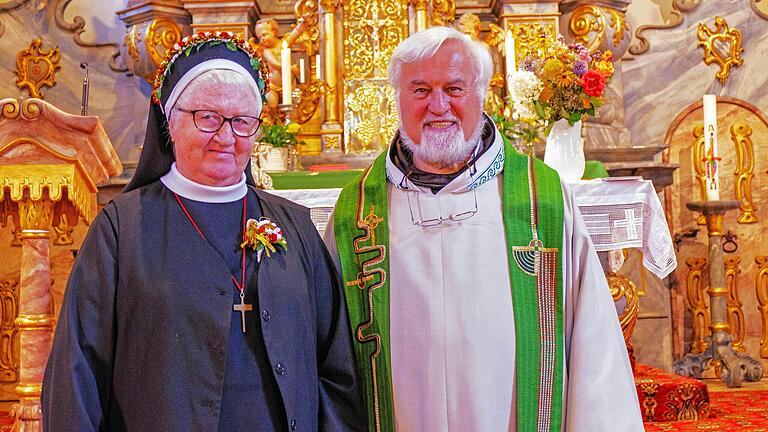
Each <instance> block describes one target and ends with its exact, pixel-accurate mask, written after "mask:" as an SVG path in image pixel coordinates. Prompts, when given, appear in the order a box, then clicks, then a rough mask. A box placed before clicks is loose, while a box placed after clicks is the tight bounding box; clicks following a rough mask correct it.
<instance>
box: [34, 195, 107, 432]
mask: <svg viewBox="0 0 768 432" xmlns="http://www.w3.org/2000/svg"><path fill="white" fill-rule="evenodd" d="M116 215H117V213H116V212H115V209H114V206H113V204H111V203H110V204H108V205H107V206H106V207H105V209H104V211H102V212H100V213H99V214H98V216H96V218H95V220H94V221H93V223H92V225H91V227H90V229H89V230H88V235H87V236H86V238H85V241H84V242H83V245H82V248H81V249H80V251H79V253H78V255H77V260H76V262H75V265H74V267H73V269H72V273H71V274H70V276H69V281H68V283H67V289H66V292H65V294H64V300H63V302H62V306H61V313H60V314H59V321H58V325H57V327H56V333H55V337H54V340H53V348H52V350H51V354H50V357H49V358H48V365H47V367H46V371H45V377H44V379H43V394H42V409H43V430H45V431H46V432H57V431H95V430H100V429H103V428H104V425H105V416H106V410H107V409H108V407H109V406H110V400H109V398H110V395H111V393H112V368H113V361H114V346H115V337H116V334H115V325H114V322H115V321H114V315H115V308H114V305H115V292H116V284H117V280H118V270H117V252H118V249H117V247H118V246H117V235H116V232H117V229H116V222H117V221H116Z"/></svg>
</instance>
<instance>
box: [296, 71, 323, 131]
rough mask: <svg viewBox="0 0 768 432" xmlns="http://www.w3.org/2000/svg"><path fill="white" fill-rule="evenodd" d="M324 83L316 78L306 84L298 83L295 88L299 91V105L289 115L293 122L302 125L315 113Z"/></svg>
mask: <svg viewBox="0 0 768 432" xmlns="http://www.w3.org/2000/svg"><path fill="white" fill-rule="evenodd" d="M324 87H325V83H323V81H320V80H318V79H316V78H310V79H309V80H308V81H307V82H306V83H299V84H298V85H297V86H296V88H297V89H298V90H299V93H300V97H299V103H298V104H297V105H296V106H295V107H294V109H293V112H292V113H291V118H292V119H293V121H295V122H296V123H299V124H304V123H306V122H307V121H309V119H311V118H312V116H313V115H314V114H315V111H317V107H318V105H319V104H320V96H321V95H322V94H323V92H324Z"/></svg>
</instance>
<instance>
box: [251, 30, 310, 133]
mask: <svg viewBox="0 0 768 432" xmlns="http://www.w3.org/2000/svg"><path fill="white" fill-rule="evenodd" d="M306 28H307V24H306V22H305V21H304V19H302V18H299V19H298V23H297V24H296V26H295V27H294V28H293V29H292V30H291V31H290V32H289V33H288V34H285V35H283V37H282V38H281V37H280V36H278V34H277V31H278V26H277V21H275V20H274V19H272V18H267V19H261V20H259V21H256V25H255V26H254V33H255V34H256V37H257V38H258V40H259V42H258V43H256V42H255V40H254V39H253V38H251V40H250V41H249V43H251V44H252V45H255V46H256V48H257V49H258V50H259V52H260V54H261V55H262V57H263V58H264V61H266V62H267V66H268V67H269V90H270V91H269V93H267V105H266V106H265V107H264V115H263V118H264V121H265V122H266V123H271V124H275V123H279V121H280V115H279V114H280V113H279V111H278V104H279V103H280V98H281V96H282V90H283V89H282V85H283V84H282V83H283V81H282V80H283V73H285V71H283V68H282V63H281V60H280V50H281V49H282V47H283V41H285V42H286V43H287V45H288V46H289V47H290V46H292V45H293V43H294V42H295V41H296V39H298V38H299V36H301V34H302V33H304V31H305V30H306ZM288 73H290V74H291V79H293V77H295V76H297V75H298V74H299V70H298V66H296V65H293V66H292V67H291V70H290V71H289V72H288Z"/></svg>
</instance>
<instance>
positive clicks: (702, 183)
mask: <svg viewBox="0 0 768 432" xmlns="http://www.w3.org/2000/svg"><path fill="white" fill-rule="evenodd" d="M693 137H694V138H696V142H695V143H694V144H693V147H692V151H691V155H692V157H693V170H694V172H695V173H696V181H697V182H698V183H699V190H700V191H701V198H702V199H704V198H705V197H706V196H707V173H706V170H705V168H704V156H705V154H704V125H703V124H697V125H696V126H694V128H693ZM706 223H707V219H706V218H705V217H704V214H699V216H698V217H697V218H696V224H698V225H704V224H706Z"/></svg>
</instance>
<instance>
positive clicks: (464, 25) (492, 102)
mask: <svg viewBox="0 0 768 432" xmlns="http://www.w3.org/2000/svg"><path fill="white" fill-rule="evenodd" d="M455 25H456V29H457V30H459V31H460V32H462V33H464V34H465V35H467V36H469V37H470V38H472V40H474V41H477V42H481V43H483V44H484V45H485V46H486V48H488V51H490V53H491V57H492V58H493V76H492V77H491V85H490V87H489V88H488V94H487V95H486V98H485V111H486V112H488V113H494V112H497V111H499V110H500V109H501V108H503V107H504V101H503V100H502V98H501V96H500V95H499V93H500V92H501V89H503V88H504V73H503V71H502V70H501V56H500V52H501V49H502V47H503V46H504V45H503V44H502V42H503V41H504V30H502V28H501V27H499V26H497V25H496V24H493V23H490V24H488V31H489V32H488V35H486V37H485V38H484V39H481V38H480V30H481V29H480V17H478V16H477V15H475V14H473V13H468V14H464V15H462V16H461V17H460V18H459V19H458V20H456V24H455Z"/></svg>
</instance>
